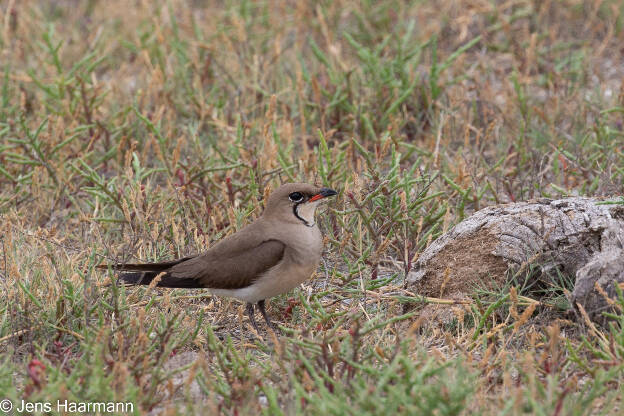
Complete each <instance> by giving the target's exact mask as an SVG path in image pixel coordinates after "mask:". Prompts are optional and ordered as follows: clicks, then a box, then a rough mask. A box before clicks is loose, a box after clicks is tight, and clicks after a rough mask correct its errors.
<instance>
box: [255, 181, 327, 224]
mask: <svg viewBox="0 0 624 416" xmlns="http://www.w3.org/2000/svg"><path fill="white" fill-rule="evenodd" d="M337 193H338V192H336V191H334V190H333V189H330V188H321V187H318V186H314V185H310V184H307V183H287V184H284V185H282V186H280V187H279V188H277V190H275V191H274V192H273V193H272V194H271V195H270V196H269V198H268V200H267V203H266V209H265V211H264V215H267V216H279V218H280V219H281V220H286V221H287V222H294V223H301V224H304V225H307V226H308V227H312V226H314V224H315V221H314V212H315V210H316V207H317V205H318V204H319V203H320V202H322V201H324V200H325V198H327V197H330V196H334V195H336V194H337Z"/></svg>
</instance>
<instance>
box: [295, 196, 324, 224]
mask: <svg viewBox="0 0 624 416" xmlns="http://www.w3.org/2000/svg"><path fill="white" fill-rule="evenodd" d="M319 202H321V200H318V201H312V202H306V203H303V204H299V205H297V207H296V208H295V209H296V210H297V215H298V216H299V217H301V218H302V219H303V220H304V221H305V222H306V225H307V226H308V227H312V226H314V224H315V222H314V212H315V211H316V206H317V205H318V204H319Z"/></svg>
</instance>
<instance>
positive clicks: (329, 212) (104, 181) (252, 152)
mask: <svg viewBox="0 0 624 416" xmlns="http://www.w3.org/2000/svg"><path fill="white" fill-rule="evenodd" d="M621 6H622V5H621V3H620V2H617V1H608V0H605V1H593V2H584V1H580V0H562V1H556V2H552V1H526V0H510V1H506V2H496V1H467V0H456V1H420V2H403V1H399V0H381V1H375V2H373V1H358V2H355V1H347V0H337V1H333V2H329V1H323V2H295V1H292V2H286V1H285V2H268V1H259V2H249V1H243V2H227V1H226V2H221V1H206V2H202V1H191V0H188V1H181V0H169V1H140V0H137V1H131V2H130V1H127V0H109V1H106V2H104V1H97V0H90V1H70V0H56V1H48V2H37V1H31V0H20V1H14V0H8V1H5V2H2V4H0V69H1V74H0V77H1V79H0V85H1V87H0V215H1V216H2V221H1V222H0V250H1V253H0V282H1V283H0V289H1V290H2V291H3V295H2V296H1V297H0V351H1V355H0V393H1V394H0V396H2V397H0V401H1V400H2V399H3V398H4V397H6V398H8V399H9V400H11V401H12V402H13V403H17V402H18V401H19V400H20V399H24V400H28V401H31V402H55V401H56V400H57V399H61V400H63V399H68V400H73V401H82V402H101V401H114V402H132V403H133V404H134V405H135V413H136V414H147V413H150V412H151V413H152V414H161V413H162V414H207V413H209V414H216V413H218V412H220V413H223V414H233V415H234V414H258V413H259V412H262V413H264V414H271V415H273V414H299V413H305V414H354V413H359V414H393V413H399V414H400V413H402V414H436V415H468V414H512V415H516V414H554V415H583V414H617V413H618V411H619V409H620V407H621V401H622V397H621V395H622V393H621V391H622V377H623V375H624V372H623V370H624V367H623V365H624V362H623V357H624V330H623V329H622V327H623V323H624V318H623V317H622V316H621V315H616V316H615V317H614V319H613V320H612V321H611V322H612V324H611V326H610V327H596V326H595V325H593V324H591V323H590V322H586V321H584V320H583V319H582V317H581V319H578V320H572V319H571V316H570V305H569V304H568V303H567V302H566V299H567V297H566V291H568V290H569V288H570V287H571V286H570V285H569V278H570V276H561V284H558V285H553V286H552V287H546V288H540V290H539V291H536V290H531V288H526V287H523V286H522V285H521V284H516V283H517V282H494V283H496V284H494V285H488V286H487V287H475V288H474V291H473V293H472V294H471V295H470V297H469V300H468V301H465V302H464V301H462V302H459V301H456V300H453V299H452V298H450V297H449V296H447V295H449V293H441V294H440V296H438V297H429V298H423V297H421V296H419V293H414V292H413V291H412V290H411V289H412V288H410V287H409V286H405V285H404V282H405V276H406V275H407V273H409V271H410V269H411V266H412V264H413V263H414V262H415V261H416V260H417V258H418V256H419V254H420V253H421V252H422V251H423V250H424V248H425V247H427V246H428V245H429V244H431V242H432V241H433V240H435V239H436V238H437V237H439V236H440V235H441V234H442V233H443V232H445V231H447V230H448V229H449V228H450V227H452V226H453V225H454V224H457V223H458V222H460V221H461V220H463V219H464V218H466V217H467V216H469V215H471V214H472V213H474V212H475V211H477V210H479V209H481V208H483V207H486V206H490V205H494V204H499V203H504V202H513V201H523V200H528V199H531V198H540V197H546V198H556V197H562V196H566V195H583V196H614V195H619V194H622V192H623V191H624V189H623V188H624V186H623V181H624V154H623V153H622V151H623V150H622V149H623V146H622V143H623V129H624V127H623V119H622V116H623V113H624V110H623V108H624V90H623V87H622V80H623V78H624V65H623V63H624V62H623V58H624V50H623V49H622V45H623V44H624V43H623V42H624V33H623V28H622V24H623V17H622V15H621ZM285 181H307V182H314V183H317V184H322V185H325V186H331V187H332V188H334V189H337V190H338V191H339V192H340V194H339V195H338V196H337V197H336V198H335V200H334V201H333V202H331V203H330V204H328V205H327V206H326V208H325V209H323V210H322V211H321V212H320V213H319V215H318V223H319V225H320V227H321V229H322V231H323V233H324V236H325V251H324V259H323V261H322V262H321V265H320V267H319V269H318V271H317V272H316V273H315V274H314V276H313V277H312V279H311V280H310V281H309V282H307V283H306V284H304V285H303V286H302V287H301V288H299V289H297V290H295V291H293V292H292V293H289V294H287V295H284V296H280V297H277V298H275V299H271V301H270V305H269V307H268V309H269V312H270V313H271V314H272V316H273V317H274V318H275V319H276V320H277V321H278V322H279V326H280V328H281V333H279V334H274V333H272V332H271V331H267V330H266V328H265V327H264V326H262V327H261V331H260V333H259V334H254V333H253V330H252V329H251V327H250V326H249V322H248V320H247V318H246V317H245V316H244V313H243V312H244V305H242V304H241V303H239V302H237V301H232V300H228V299H223V298H213V297H211V296H210V294H209V293H207V292H204V291H185V290H168V291H165V290H159V289H149V288H145V287H143V288H129V287H119V288H118V287H117V286H115V285H110V283H111V279H112V275H111V274H110V273H106V272H102V271H100V270H96V269H95V266H96V265H98V264H100V263H106V262H111V261H117V260H126V261H127V260H132V261H148V260H161V259H171V258H174V257H179V256H183V255H189V254H194V253H198V252H200V251H201V250H203V249H205V248H206V247H208V246H210V244H212V243H213V242H214V241H216V240H218V239H219V238H221V237H223V236H225V235H228V234H231V233H233V232H235V231H236V230H238V229H240V228H241V227H243V226H244V225H245V224H247V223H249V222H250V221H252V220H253V219H254V218H256V217H257V216H258V215H259V214H260V213H261V211H262V206H263V201H264V200H265V198H266V195H267V194H268V193H270V191H271V190H272V189H275V188H276V187H277V186H278V185H279V184H280V183H282V182H285ZM485 243H487V241H484V244H485ZM469 248H470V247H466V249H469ZM475 261H476V260H475ZM463 278H465V279H473V278H474V276H464V277H463ZM449 287H450V286H449ZM427 305H437V306H436V308H446V310H447V311H448V313H449V317H450V319H448V320H446V321H445V322H443V323H441V324H433V323H432V322H429V321H428V319H427V318H426V317H427V314H426V313H423V311H426V308H427ZM622 305H624V301H623V302H622ZM177 357H182V358H177Z"/></svg>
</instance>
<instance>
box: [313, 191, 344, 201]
mask: <svg viewBox="0 0 624 416" xmlns="http://www.w3.org/2000/svg"><path fill="white" fill-rule="evenodd" d="M334 195H338V192H336V191H334V190H333V189H331V188H321V192H319V193H318V194H316V195H312V198H310V202H313V201H318V200H319V199H323V198H327V197H328V196H334Z"/></svg>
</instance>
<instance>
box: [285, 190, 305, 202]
mask: <svg viewBox="0 0 624 416" xmlns="http://www.w3.org/2000/svg"><path fill="white" fill-rule="evenodd" d="M288 199H290V200H291V201H293V202H301V201H303V194H302V193H301V192H293V193H292V194H290V195H288Z"/></svg>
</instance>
